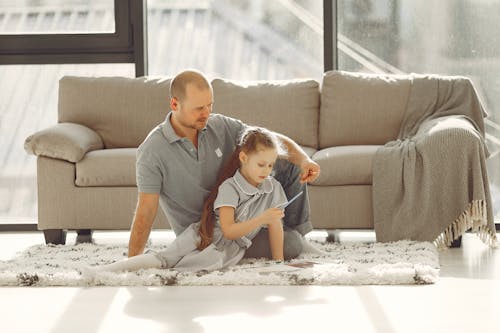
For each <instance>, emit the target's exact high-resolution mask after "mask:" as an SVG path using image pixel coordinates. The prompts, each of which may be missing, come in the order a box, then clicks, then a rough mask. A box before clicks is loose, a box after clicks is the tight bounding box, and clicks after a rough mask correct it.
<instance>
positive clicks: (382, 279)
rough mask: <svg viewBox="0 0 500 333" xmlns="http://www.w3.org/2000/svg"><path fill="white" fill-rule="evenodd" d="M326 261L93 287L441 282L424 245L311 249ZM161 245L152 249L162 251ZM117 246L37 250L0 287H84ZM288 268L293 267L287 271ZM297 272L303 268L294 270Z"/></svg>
mask: <svg viewBox="0 0 500 333" xmlns="http://www.w3.org/2000/svg"><path fill="white" fill-rule="evenodd" d="M315 245H316V246H317V247H318V248H320V249H322V250H323V251H326V252H327V253H328V255H327V256H321V257H319V256H313V255H301V256H300V257H299V258H297V259H295V260H292V261H290V262H286V263H285V264H277V263H274V262H271V261H266V260H263V259H244V260H243V261H241V262H240V263H239V264H238V265H236V266H233V267H230V268H228V269H226V270H220V271H212V272H208V271H198V272H182V273H181V272H177V271H175V270H170V269H147V270H140V271H137V272H120V273H109V272H107V273H99V274H98V275H97V277H96V279H95V280H94V281H92V283H90V284H91V285H98V286H166V285H181V286H195V285H204V286H206V285H367V284H428V283H435V282H436V281H437V280H438V277H439V260H438V253H437V250H436V248H435V246H434V245H433V244H431V243H427V242H414V241H399V242H393V243H345V244H343V243H315ZM164 247H165V244H163V245H153V246H152V247H151V249H153V250H156V251H161V250H162V249H163V248H164ZM126 254H127V247H126V245H125V244H121V245H96V244H79V245H58V246H54V245H49V246H46V245H37V246H32V247H30V248H28V249H26V250H25V251H23V252H21V253H19V254H18V255H17V256H16V257H15V258H14V259H12V260H8V261H0V286H88V285H89V282H88V281H87V280H85V279H84V278H83V277H82V275H81V274H80V271H79V267H81V266H82V265H102V264H107V263H111V262H114V261H116V260H121V259H123V258H125V257H126ZM289 264H291V265H289ZM295 266H301V267H295Z"/></svg>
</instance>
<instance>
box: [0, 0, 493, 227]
mask: <svg viewBox="0 0 500 333" xmlns="http://www.w3.org/2000/svg"><path fill="white" fill-rule="evenodd" d="M144 3H145V1H141V0H19V1H18V0H0V127H1V128H0V129H1V132H0V141H1V142H2V145H1V147H0V167H1V168H0V221H2V220H4V221H5V220H16V221H19V220H22V219H26V220H31V221H33V220H34V219H35V218H36V206H35V203H36V198H35V195H36V190H35V179H34V177H35V171H34V161H33V160H30V159H32V157H30V156H28V155H26V154H25V153H24V151H23V149H22V144H23V141H24V138H25V137H26V136H27V135H28V134H30V133H33V132H34V131H36V130H37V129H41V128H44V127H47V126H49V125H50V124H54V123H55V122H56V111H57V106H56V104H57V97H56V93H57V81H58V79H59V78H60V77H61V76H63V75H66V74H72V75H95V76H103V75H121V76H134V75H136V76H141V75H144V74H149V75H173V74H175V73H177V72H178V71H179V70H181V69H184V68H198V69H200V70H202V71H204V72H205V73H207V74H208V76H209V77H216V76H219V77H224V78H230V79H238V80H259V79H289V78H300V77H309V78H315V79H317V80H318V81H320V80H321V77H322V75H323V71H324V69H327V70H328V69H333V67H335V66H337V67H338V68H339V69H342V70H348V71H363V72H375V73H410V72H419V73H425V72H427V73H430V72H432V73H438V74H453V75H455V74H459V75H466V76H469V77H471V78H472V80H473V82H474V83H475V85H476V88H477V89H478V91H479V93H480V97H481V98H482V100H483V102H484V104H485V105H486V107H487V109H488V112H489V114H490V117H489V118H488V119H487V121H486V125H487V144H488V146H489V148H490V152H491V153H492V155H491V158H490V159H489V160H488V162H487V163H488V171H489V176H490V181H491V190H492V196H493V200H494V207H493V208H494V213H495V216H496V218H497V219H500V79H499V78H500V41H499V39H500V37H499V36H500V35H498V34H497V33H496V30H495V27H496V22H497V21H498V20H499V19H500V2H499V1H496V0H440V1H433V0H420V1H410V0H323V1H321V0H148V1H147V7H146V8H144ZM143 9H144V11H143ZM323 11H325V15H323ZM146 20H147V28H148V35H147V40H148V44H149V46H148V48H147V50H144V49H143V48H142V47H144V45H145V44H146V43H145V41H146V39H145V38H143V37H144V36H143V35H142V30H141V29H142V26H143V24H144V23H143V22H144V21H146ZM138 27H141V28H140V29H138ZM324 27H326V29H324ZM324 49H325V50H324ZM145 51H147V52H145ZM324 54H325V56H324ZM85 63H87V65H85ZM126 63H128V64H126ZM32 64H33V65H32ZM35 64H36V65H35ZM63 64H67V65H63ZM332 64H333V65H332ZM134 65H135V67H134ZM148 67H149V70H147V68H148Z"/></svg>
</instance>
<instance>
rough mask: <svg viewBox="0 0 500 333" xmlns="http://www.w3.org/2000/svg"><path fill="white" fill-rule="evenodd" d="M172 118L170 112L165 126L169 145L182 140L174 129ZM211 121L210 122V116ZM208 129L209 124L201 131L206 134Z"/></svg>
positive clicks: (164, 133) (164, 129) (164, 131)
mask: <svg viewBox="0 0 500 333" xmlns="http://www.w3.org/2000/svg"><path fill="white" fill-rule="evenodd" d="M170 118H172V111H170V112H169V113H168V114H167V118H166V119H165V122H164V125H163V135H165V138H166V139H167V141H168V143H173V142H176V141H179V140H182V139H183V138H181V137H180V136H178V135H177V133H175V131H174V128H173V127H172V123H171V122H170ZM208 119H209V121H210V116H209V118H208ZM207 127H208V122H207V126H205V128H203V129H202V130H201V134H203V133H205V132H206V130H207Z"/></svg>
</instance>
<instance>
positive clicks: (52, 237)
mask: <svg viewBox="0 0 500 333" xmlns="http://www.w3.org/2000/svg"><path fill="white" fill-rule="evenodd" d="M43 236H44V237H45V244H54V245H64V244H66V230H63V229H45V230H44V231H43Z"/></svg>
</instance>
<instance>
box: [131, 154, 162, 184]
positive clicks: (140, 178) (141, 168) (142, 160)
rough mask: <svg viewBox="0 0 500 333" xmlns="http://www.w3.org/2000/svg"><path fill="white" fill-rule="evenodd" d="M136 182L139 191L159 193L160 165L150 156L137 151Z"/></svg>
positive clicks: (160, 180) (160, 181)
mask: <svg viewBox="0 0 500 333" xmlns="http://www.w3.org/2000/svg"><path fill="white" fill-rule="evenodd" d="M135 170H136V173H135V174H136V182H137V189H138V191H139V192H144V193H160V192H161V184H162V183H163V175H162V172H161V169H160V165H159V163H158V161H157V160H156V159H154V158H153V157H152V156H150V155H147V154H145V153H144V152H139V151H138V152H137V158H136V164H135Z"/></svg>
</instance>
